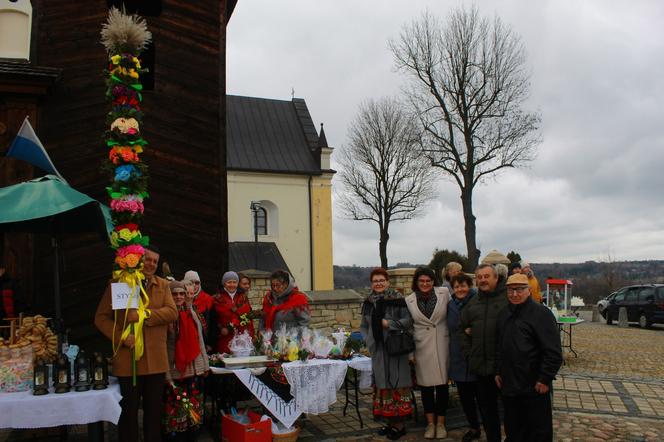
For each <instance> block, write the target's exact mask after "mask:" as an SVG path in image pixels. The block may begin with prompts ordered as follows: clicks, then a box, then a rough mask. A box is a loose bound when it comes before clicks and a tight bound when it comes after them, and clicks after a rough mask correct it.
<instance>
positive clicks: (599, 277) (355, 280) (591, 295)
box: [334, 260, 664, 305]
mask: <svg viewBox="0 0 664 442" xmlns="http://www.w3.org/2000/svg"><path fill="white" fill-rule="evenodd" d="M418 265H419V264H410V263H399V264H397V265H396V266H395V267H417V266H418ZM531 266H532V268H533V271H534V272H535V275H536V276H537V278H538V279H539V281H540V285H541V286H542V290H543V291H544V290H546V282H545V281H546V279H547V278H548V277H553V278H565V279H571V280H572V282H573V283H574V288H573V292H572V293H573V294H574V295H575V296H580V297H582V298H583V300H584V301H585V302H586V304H589V305H590V304H595V303H596V302H597V301H598V300H599V299H601V298H603V297H605V296H607V295H609V294H610V293H611V292H613V291H615V290H617V289H619V288H620V287H623V286H626V285H630V284H640V283H664V261H663V260H652V261H616V262H611V263H606V262H596V261H587V262H584V263H574V264H564V263H553V264H545V263H532V264H531ZM372 268H373V267H359V266H334V286H335V288H351V289H368V287H369V273H371V269H372Z"/></svg>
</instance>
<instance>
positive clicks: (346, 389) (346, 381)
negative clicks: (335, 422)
mask: <svg viewBox="0 0 664 442" xmlns="http://www.w3.org/2000/svg"><path fill="white" fill-rule="evenodd" d="M344 391H345V393H346V403H345V404H344V411H343V416H344V417H345V416H346V408H348V374H346V378H345V379H344Z"/></svg>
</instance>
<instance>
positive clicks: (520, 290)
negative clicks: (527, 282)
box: [507, 287, 528, 295]
mask: <svg viewBox="0 0 664 442" xmlns="http://www.w3.org/2000/svg"><path fill="white" fill-rule="evenodd" d="M527 289H528V287H514V288H508V289H507V294H508V295H509V294H510V293H523V292H524V290H527Z"/></svg>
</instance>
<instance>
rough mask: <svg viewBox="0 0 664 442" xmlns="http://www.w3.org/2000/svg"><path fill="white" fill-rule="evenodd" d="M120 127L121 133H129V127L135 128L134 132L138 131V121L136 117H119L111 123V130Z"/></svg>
mask: <svg viewBox="0 0 664 442" xmlns="http://www.w3.org/2000/svg"><path fill="white" fill-rule="evenodd" d="M113 129H119V130H120V132H121V133H123V134H126V133H129V129H134V131H135V132H134V133H137V132H138V129H139V128H138V121H136V119H135V118H117V119H116V120H115V121H113V123H111V130H113Z"/></svg>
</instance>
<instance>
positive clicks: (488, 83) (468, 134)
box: [390, 7, 540, 266]
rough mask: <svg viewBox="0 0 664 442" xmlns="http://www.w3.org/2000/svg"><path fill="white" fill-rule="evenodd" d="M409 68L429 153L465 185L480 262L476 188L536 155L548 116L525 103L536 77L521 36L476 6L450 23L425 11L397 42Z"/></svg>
mask: <svg viewBox="0 0 664 442" xmlns="http://www.w3.org/2000/svg"><path fill="white" fill-rule="evenodd" d="M390 49H391V51H392V53H393V55H394V60H395V64H396V67H397V68H398V69H399V70H401V71H402V72H404V73H405V74H407V76H408V78H409V79H410V82H409V83H408V86H407V88H406V94H407V97H408V101H409V103H410V105H411V106H412V108H413V110H414V112H415V113H416V115H417V117H418V121H419V125H420V130H421V132H422V136H421V140H422V145H421V148H422V149H423V152H424V154H425V155H426V156H427V157H428V158H429V160H430V162H431V164H432V165H433V166H435V167H437V168H440V169H442V170H443V171H444V172H445V173H446V174H449V176H451V177H452V178H453V180H454V181H455V182H456V184H457V185H458V186H459V189H460V191H461V202H462V207H463V217H464V225H465V236H466V247H467V251H468V260H469V263H470V264H471V265H472V266H475V265H477V262H478V260H479V253H480V251H479V250H478V249H477V243H476V238H475V236H476V228H475V215H474V214H473V191H474V189H475V186H476V185H477V184H478V183H480V182H481V181H482V180H483V179H485V178H487V177H489V176H492V175H494V174H495V173H496V172H498V171H499V170H501V169H503V168H507V167H517V166H520V165H522V164H523V163H525V162H528V161H530V160H532V159H533V158H534V155H535V149H536V146H537V144H538V143H539V130H538V126H539V123H540V116H539V114H537V113H533V112H527V111H525V110H524V109H523V105H524V102H525V100H526V99H527V97H528V94H529V89H530V82H529V73H528V72H527V70H526V67H525V61H526V54H525V48H524V46H523V44H522V42H521V39H520V37H519V36H518V35H516V34H515V33H514V32H513V31H512V30H511V29H510V28H509V27H508V26H506V25H504V24H503V23H502V22H501V20H500V19H499V18H498V17H496V18H494V19H493V20H489V19H487V18H482V17H480V16H479V12H478V10H477V9H476V8H474V7H473V8H472V9H469V10H468V9H465V8H461V9H458V10H456V11H454V12H452V13H451V15H450V16H449V17H448V19H447V21H446V23H445V24H444V25H442V24H441V23H440V22H439V21H438V20H437V19H436V18H435V17H433V16H431V15H430V14H428V13H424V14H423V15H422V17H421V18H420V19H419V20H416V21H414V22H413V23H412V24H410V25H406V26H404V27H403V29H402V32H401V34H400V36H399V38H397V39H395V40H392V41H390Z"/></svg>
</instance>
